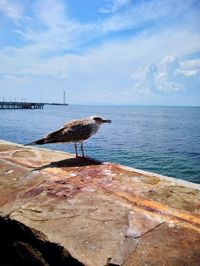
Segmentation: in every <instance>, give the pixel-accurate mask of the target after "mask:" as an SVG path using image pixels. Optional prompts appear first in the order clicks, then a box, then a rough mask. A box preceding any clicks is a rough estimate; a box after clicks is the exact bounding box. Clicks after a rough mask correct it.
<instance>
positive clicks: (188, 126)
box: [0, 105, 200, 183]
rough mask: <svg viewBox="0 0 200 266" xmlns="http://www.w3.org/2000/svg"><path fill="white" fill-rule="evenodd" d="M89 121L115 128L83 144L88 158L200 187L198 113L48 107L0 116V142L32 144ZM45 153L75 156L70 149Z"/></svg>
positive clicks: (60, 147)
mask: <svg viewBox="0 0 200 266" xmlns="http://www.w3.org/2000/svg"><path fill="white" fill-rule="evenodd" d="M91 115H98V116H102V117H105V118H107V119H111V120H112V123H111V124H105V125H103V126H102V127H101V129H100V130H99V131H98V132H97V134H96V135H94V136H93V137H92V138H90V139H89V140H88V141H87V142H86V143H85V153H86V155H87V156H89V157H93V158H96V159H98V160H100V161H103V162H107V161H109V162H113V163H120V164H123V165H127V166H131V167H134V168H139V169H142V170H148V171H152V172H155V173H159V174H163V175H167V176H172V177H175V178H181V179H184V180H187V181H191V182H195V183H200V108H199V107H135V106H134V107H133V106H81V105H69V106H51V105H49V106H48V105H46V106H45V107H44V109H43V110H42V109H41V110H0V138H1V139H4V140H8V141H13V142H17V143H21V144H24V143H28V142H31V141H34V140H37V139H39V138H41V137H43V136H44V135H46V134H47V133H49V132H50V131H52V130H55V129H57V128H59V127H61V126H62V125H63V124H64V122H66V121H69V120H71V119H77V118H83V117H87V116H91ZM44 147H46V148H51V149H57V150H62V151H66V152H70V153H74V150H73V145H72V144H68V145H66V144H63V145H62V144H58V145H55V144H51V145H45V146H44Z"/></svg>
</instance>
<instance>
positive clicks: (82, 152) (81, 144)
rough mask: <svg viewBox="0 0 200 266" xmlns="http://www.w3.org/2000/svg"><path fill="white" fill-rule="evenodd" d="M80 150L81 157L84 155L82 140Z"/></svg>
mask: <svg viewBox="0 0 200 266" xmlns="http://www.w3.org/2000/svg"><path fill="white" fill-rule="evenodd" d="M81 152H82V157H85V154H84V150H83V142H81Z"/></svg>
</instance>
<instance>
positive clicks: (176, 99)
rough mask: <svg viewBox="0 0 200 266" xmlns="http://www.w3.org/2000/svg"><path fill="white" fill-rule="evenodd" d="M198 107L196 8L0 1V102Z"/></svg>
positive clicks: (186, 4)
mask: <svg viewBox="0 0 200 266" xmlns="http://www.w3.org/2000/svg"><path fill="white" fill-rule="evenodd" d="M64 90H65V92H66V102H68V103H70V104H120V105H170V106H171V105H176V106H182V105H184V106H197V105H198V106H199V105H200V1H198V0H184V1H183V0H32V1H29V0H0V101H1V100H3V99H4V100H10V99H11V100H19V101H20V100H21V99H25V100H26V101H36V102H39V101H41V102H63V91H64Z"/></svg>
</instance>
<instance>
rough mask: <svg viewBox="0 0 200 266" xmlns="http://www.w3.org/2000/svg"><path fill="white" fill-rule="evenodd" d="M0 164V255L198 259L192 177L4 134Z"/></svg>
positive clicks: (84, 261) (23, 260) (197, 199)
mask: <svg viewBox="0 0 200 266" xmlns="http://www.w3.org/2000/svg"><path fill="white" fill-rule="evenodd" d="M0 166H1V168H0V169H1V170H0V192H1V193H0V234H1V236H2V237H1V240H0V246H1V247H0V248H1V250H2V251H3V252H2V254H3V256H1V255H0V259H1V261H3V260H4V262H5V261H6V263H10V265H18V264H15V263H16V261H17V263H20V264H19V265H55V266H57V265H88V266H90V265H91V266H101V265H102V266H103V265H126V266H129V265H130V266H132V265H134V266H135V265H155V266H159V265H174V266H175V265H176V266H179V265H191V266H192V265H200V186H199V185H197V184H192V183H189V182H186V181H182V180H176V179H173V178H169V177H164V176H161V175H157V174H153V173H148V172H144V171H140V170H137V169H133V168H129V167H124V166H120V165H117V164H111V163H100V162H98V161H95V160H92V159H89V158H87V159H83V158H78V159H76V158H74V157H73V155H71V154H66V153H63V152H56V151H52V150H47V149H39V148H33V147H24V146H21V145H17V144H14V143H9V142H4V141H1V142H0ZM8 254H12V258H11V257H10V256H9V255H8ZM7 265H8V264H7Z"/></svg>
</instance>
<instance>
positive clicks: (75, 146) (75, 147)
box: [74, 142, 78, 158]
mask: <svg viewBox="0 0 200 266" xmlns="http://www.w3.org/2000/svg"><path fill="white" fill-rule="evenodd" d="M74 149H75V152H76V158H78V151H77V145H76V142H75V143H74Z"/></svg>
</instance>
